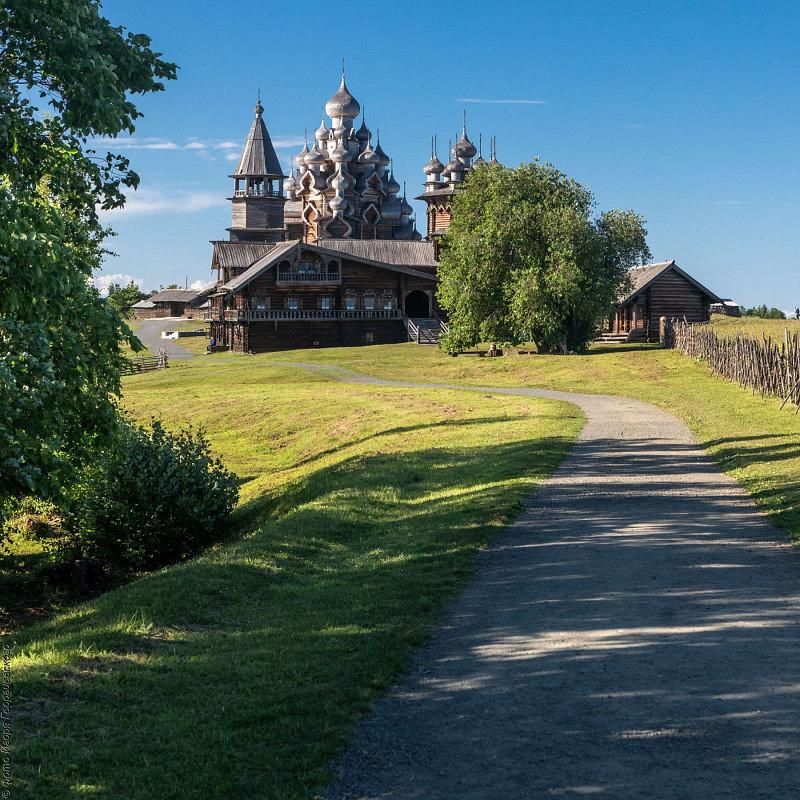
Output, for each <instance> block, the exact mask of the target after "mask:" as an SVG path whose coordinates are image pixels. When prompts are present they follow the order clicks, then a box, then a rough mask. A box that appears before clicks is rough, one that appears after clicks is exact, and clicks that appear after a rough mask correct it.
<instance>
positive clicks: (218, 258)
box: [211, 241, 275, 269]
mask: <svg viewBox="0 0 800 800" xmlns="http://www.w3.org/2000/svg"><path fill="white" fill-rule="evenodd" d="M211 244H213V245H214V252H213V254H212V256H211V269H219V268H220V267H221V268H222V269H229V268H233V269H247V267H249V266H250V265H251V264H252V263H253V262H254V261H258V259H259V258H262V257H263V256H265V255H266V254H267V253H268V252H269V251H270V250H272V249H273V248H274V247H275V243H274V242H228V241H212V242H211Z"/></svg>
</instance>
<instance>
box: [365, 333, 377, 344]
mask: <svg viewBox="0 0 800 800" xmlns="http://www.w3.org/2000/svg"><path fill="white" fill-rule="evenodd" d="M374 343H375V333H374V331H364V344H374Z"/></svg>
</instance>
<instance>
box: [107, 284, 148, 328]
mask: <svg viewBox="0 0 800 800" xmlns="http://www.w3.org/2000/svg"><path fill="white" fill-rule="evenodd" d="M145 297H147V295H146V294H145V293H144V292H142V291H141V289H139V287H138V286H137V285H136V284H135V283H134V282H133V281H131V282H130V283H129V284H128V285H127V286H120V285H119V284H118V283H112V284H111V285H110V286H109V287H108V303H109V304H110V305H112V306H114V308H115V309H116V310H117V311H118V312H119V314H120V316H121V317H122V318H123V319H129V318H130V316H131V314H132V313H133V305H134V303H138V302H139V301H140V300H144V299H145Z"/></svg>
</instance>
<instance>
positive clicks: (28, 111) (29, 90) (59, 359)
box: [0, 0, 176, 500]
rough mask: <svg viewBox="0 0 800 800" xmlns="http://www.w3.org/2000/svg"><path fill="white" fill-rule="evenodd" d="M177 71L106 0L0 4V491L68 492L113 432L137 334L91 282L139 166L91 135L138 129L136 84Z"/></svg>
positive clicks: (144, 85) (159, 80)
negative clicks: (126, 344)
mask: <svg viewBox="0 0 800 800" xmlns="http://www.w3.org/2000/svg"><path fill="white" fill-rule="evenodd" d="M175 70H176V68H175V66H174V65H173V64H171V63H169V62H167V61H165V60H163V59H162V58H161V56H160V54H159V53H157V52H154V51H153V50H152V49H151V47H150V39H149V38H148V37H147V36H144V35H141V34H132V33H128V32H126V31H125V29H123V28H121V27H115V26H113V25H112V24H111V23H110V22H109V21H108V20H107V19H105V18H104V17H103V16H102V15H101V8H100V3H99V2H95V1H93V0H6V2H5V3H4V4H3V5H2V7H0V500H2V499H3V497H2V496H3V495H14V494H17V495H18V494H22V493H28V492H30V493H34V494H39V495H55V494H57V493H58V491H59V488H60V487H61V486H62V485H63V483H64V481H65V479H66V478H67V477H68V475H69V474H70V473H71V470H72V468H74V467H76V466H78V465H80V463H81V461H82V460H84V459H85V458H86V457H87V456H88V455H89V454H90V453H91V450H92V448H93V447H95V446H98V445H100V444H102V441H103V440H104V439H105V438H107V437H108V436H110V434H111V433H112V431H113V428H114V425H115V422H116V419H117V412H116V407H115V403H114V397H115V395H116V394H117V393H118V391H119V375H120V359H121V355H120V348H119V344H120V342H121V341H123V340H125V339H128V340H131V338H132V334H131V333H130V331H129V330H128V328H127V327H126V326H125V324H124V322H123V320H122V319H121V317H120V315H119V313H118V312H117V311H116V310H115V309H114V308H113V306H111V305H110V304H108V303H105V302H104V301H103V300H102V299H101V298H100V296H99V294H98V293H97V292H96V291H95V290H94V289H93V288H91V285H90V281H91V277H92V274H93V272H94V271H95V270H96V269H97V268H98V267H99V266H100V264H101V260H102V258H103V255H104V253H105V251H104V245H103V241H104V239H105V237H106V235H107V234H108V231H107V230H106V229H105V228H104V226H103V225H102V223H101V221H100V220H99V218H98V209H112V208H116V207H119V206H121V205H122V204H123V202H124V196H123V190H124V188H125V187H135V186H136V185H137V183H138V178H137V176H136V174H135V173H134V172H132V171H131V170H130V167H129V164H128V161H127V159H125V158H123V157H122V156H118V155H112V154H110V153H109V154H103V155H100V154H98V153H96V152H94V151H93V150H92V149H91V146H90V144H89V143H90V141H91V139H92V137H113V136H116V135H117V134H119V133H121V132H127V133H132V132H133V130H134V123H135V120H136V119H137V118H138V117H139V116H140V114H139V112H138V111H137V109H136V106H135V105H134V104H133V102H132V101H131V99H130V96H131V95H137V94H144V93H147V92H155V91H160V90H162V89H163V88H164V84H163V81H164V80H166V79H171V78H174V77H175Z"/></svg>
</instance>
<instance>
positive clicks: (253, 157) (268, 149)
mask: <svg viewBox="0 0 800 800" xmlns="http://www.w3.org/2000/svg"><path fill="white" fill-rule="evenodd" d="M259 109H260V111H259ZM263 111H264V109H263V108H262V107H261V103H259V104H258V105H256V117H255V119H254V120H253V124H252V125H251V126H250V132H249V133H248V134H247V141H246V142H245V143H244V150H243V151H242V157H241V158H240V159H239V166H237V167H236V170H235V172H234V173H233V175H232V176H231V177H236V176H239V177H241V176H244V175H257V176H261V175H269V176H273V177H283V169H282V168H281V163H280V161H278V156H277V155H276V153H275V148H274V147H273V146H272V140H271V139H270V138H269V133H268V131H267V126H266V125H265V124H264V120H263V119H262V117H261V114H262V113H263Z"/></svg>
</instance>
